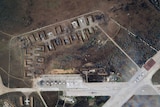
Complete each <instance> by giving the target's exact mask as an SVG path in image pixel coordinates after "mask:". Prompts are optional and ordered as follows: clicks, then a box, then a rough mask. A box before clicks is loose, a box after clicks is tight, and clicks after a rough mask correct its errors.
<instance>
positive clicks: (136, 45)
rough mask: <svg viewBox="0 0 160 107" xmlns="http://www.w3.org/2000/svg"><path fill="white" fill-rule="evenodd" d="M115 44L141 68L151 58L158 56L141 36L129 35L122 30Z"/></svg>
mask: <svg viewBox="0 0 160 107" xmlns="http://www.w3.org/2000/svg"><path fill="white" fill-rule="evenodd" d="M114 40H115V42H116V43H117V44H118V45H119V46H120V47H121V48H122V49H123V50H124V51H125V52H126V53H127V54H128V55H129V56H130V57H131V58H132V59H133V60H134V61H135V62H136V63H137V64H138V65H139V66H140V67H141V66H142V65H143V64H144V63H145V62H146V61H147V60H148V59H149V58H150V57H152V56H153V55H154V54H156V51H154V50H153V49H152V48H150V46H148V45H147V44H146V43H144V42H143V40H142V39H141V38H140V37H139V36H136V37H135V36H134V35H132V34H128V32H127V31H125V30H123V29H121V30H120V31H119V33H118V34H117V35H116V36H115V38H114Z"/></svg>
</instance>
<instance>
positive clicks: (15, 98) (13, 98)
mask: <svg viewBox="0 0 160 107" xmlns="http://www.w3.org/2000/svg"><path fill="white" fill-rule="evenodd" d="M20 96H24V94H23V93H20V92H15V93H7V94H3V95H1V96H0V99H1V100H2V101H3V100H8V101H9V102H10V103H11V104H13V105H14V106H15V107H22V106H21V105H20V102H19V97H20Z"/></svg>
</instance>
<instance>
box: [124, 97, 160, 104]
mask: <svg viewBox="0 0 160 107" xmlns="http://www.w3.org/2000/svg"><path fill="white" fill-rule="evenodd" d="M159 100H160V96H159V95H143V96H141V95H135V96H133V97H131V98H130V99H129V101H128V102H127V103H125V104H124V105H123V106H122V107H159V105H160V102H159Z"/></svg>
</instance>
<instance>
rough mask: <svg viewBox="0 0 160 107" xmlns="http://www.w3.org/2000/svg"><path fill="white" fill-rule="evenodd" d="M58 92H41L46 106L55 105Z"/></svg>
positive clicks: (53, 106) (51, 106) (52, 106)
mask: <svg viewBox="0 0 160 107" xmlns="http://www.w3.org/2000/svg"><path fill="white" fill-rule="evenodd" d="M58 93H59V92H41V94H42V96H43V98H44V100H45V102H46V104H47V105H48V107H55V106H56V104H57V101H58Z"/></svg>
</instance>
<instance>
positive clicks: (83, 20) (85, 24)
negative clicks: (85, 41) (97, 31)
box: [78, 17, 87, 28]
mask: <svg viewBox="0 0 160 107" xmlns="http://www.w3.org/2000/svg"><path fill="white" fill-rule="evenodd" d="M78 22H79V25H80V27H81V28H84V27H86V26H87V23H86V19H85V17H80V18H78Z"/></svg>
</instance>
